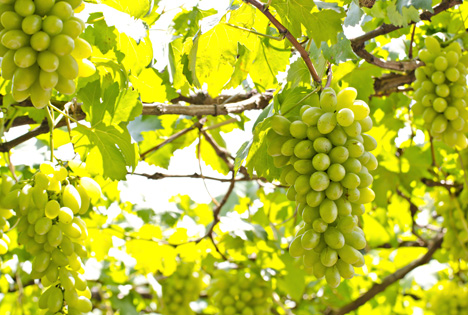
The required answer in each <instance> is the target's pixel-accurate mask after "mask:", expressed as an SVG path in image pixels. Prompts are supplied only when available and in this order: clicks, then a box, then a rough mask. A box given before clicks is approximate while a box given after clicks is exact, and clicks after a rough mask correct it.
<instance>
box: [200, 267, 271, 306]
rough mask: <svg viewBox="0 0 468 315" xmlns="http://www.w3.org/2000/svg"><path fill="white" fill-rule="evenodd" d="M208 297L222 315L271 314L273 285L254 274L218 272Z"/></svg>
mask: <svg viewBox="0 0 468 315" xmlns="http://www.w3.org/2000/svg"><path fill="white" fill-rule="evenodd" d="M208 295H209V297H210V299H211V300H212V303H213V305H214V306H216V307H217V308H218V310H219V314H221V315H234V314H242V315H253V314H255V315H266V314H270V308H271V305H272V301H271V295H272V287H271V284H270V283H269V282H267V281H265V280H263V279H262V277H260V276H259V275H257V274H256V273H253V272H244V271H235V270H231V271H227V270H217V271H216V272H215V274H214V275H213V279H212V281H211V283H210V286H209V288H208Z"/></svg>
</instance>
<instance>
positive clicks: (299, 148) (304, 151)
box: [294, 140, 315, 159]
mask: <svg viewBox="0 0 468 315" xmlns="http://www.w3.org/2000/svg"><path fill="white" fill-rule="evenodd" d="M294 155H295V156H296V157H298V158H299V159H311V158H312V157H313V156H314V155H315V150H314V147H313V142H312V141H310V140H302V141H300V142H299V143H297V144H296V146H295V147H294Z"/></svg>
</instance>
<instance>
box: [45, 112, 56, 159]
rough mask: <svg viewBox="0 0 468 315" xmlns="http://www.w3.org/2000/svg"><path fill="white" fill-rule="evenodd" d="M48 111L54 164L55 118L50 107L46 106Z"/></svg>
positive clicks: (51, 155) (51, 152)
mask: <svg viewBox="0 0 468 315" xmlns="http://www.w3.org/2000/svg"><path fill="white" fill-rule="evenodd" d="M46 110H47V117H48V120H49V129H50V132H49V135H50V161H51V162H54V127H55V121H54V117H53V113H52V112H51V110H50V108H49V106H46Z"/></svg>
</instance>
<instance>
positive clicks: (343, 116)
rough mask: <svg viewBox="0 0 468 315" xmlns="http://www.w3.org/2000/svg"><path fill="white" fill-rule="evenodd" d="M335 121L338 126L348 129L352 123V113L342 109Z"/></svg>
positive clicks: (347, 109)
mask: <svg viewBox="0 0 468 315" xmlns="http://www.w3.org/2000/svg"><path fill="white" fill-rule="evenodd" d="M336 121H337V123H338V124H339V125H340V126H343V127H348V126H350V125H351V124H352V123H353V122H354V112H353V111H352V110H351V109H349V108H342V109H340V110H339V111H338V113H337V115H336Z"/></svg>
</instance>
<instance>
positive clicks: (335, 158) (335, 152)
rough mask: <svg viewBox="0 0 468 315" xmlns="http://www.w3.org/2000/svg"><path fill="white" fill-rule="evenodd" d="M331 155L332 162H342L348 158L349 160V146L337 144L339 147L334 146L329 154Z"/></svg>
mask: <svg viewBox="0 0 468 315" xmlns="http://www.w3.org/2000/svg"><path fill="white" fill-rule="evenodd" d="M328 156H329V157H330V162H331V163H337V164H342V163H344V162H346V160H348V157H349V151H348V149H347V148H345V147H343V146H337V147H334V148H333V149H332V150H331V151H330V153H329V155H328Z"/></svg>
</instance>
